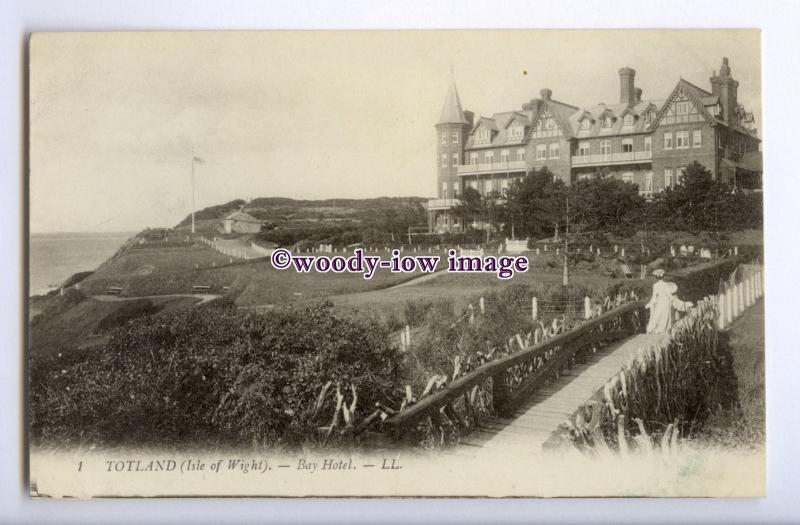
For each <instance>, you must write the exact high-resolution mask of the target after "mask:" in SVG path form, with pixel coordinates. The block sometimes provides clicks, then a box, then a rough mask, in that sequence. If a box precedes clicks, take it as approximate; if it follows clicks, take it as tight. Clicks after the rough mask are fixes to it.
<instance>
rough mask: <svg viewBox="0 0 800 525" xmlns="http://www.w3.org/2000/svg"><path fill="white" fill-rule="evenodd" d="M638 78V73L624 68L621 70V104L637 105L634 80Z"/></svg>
mask: <svg viewBox="0 0 800 525" xmlns="http://www.w3.org/2000/svg"><path fill="white" fill-rule="evenodd" d="M635 76H636V71H634V70H633V69H631V68H629V67H623V68H622V69H620V70H619V103H620V104H627V105H629V106H631V105H633V104H635V98H634V97H635V96H636V94H635V93H634V87H633V79H634V77H635Z"/></svg>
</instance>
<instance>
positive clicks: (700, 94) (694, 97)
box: [649, 79, 722, 130]
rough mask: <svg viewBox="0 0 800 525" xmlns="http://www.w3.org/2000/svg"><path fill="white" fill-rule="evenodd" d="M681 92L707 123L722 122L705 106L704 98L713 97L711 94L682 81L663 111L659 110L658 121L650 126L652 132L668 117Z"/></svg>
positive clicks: (670, 96) (665, 103)
mask: <svg viewBox="0 0 800 525" xmlns="http://www.w3.org/2000/svg"><path fill="white" fill-rule="evenodd" d="M681 92H683V93H686V96H687V97H688V98H689V100H690V101H691V102H692V103H694V105H695V107H696V108H697V111H699V112H700V115H702V116H703V118H704V119H705V120H706V121H707V122H709V123H711V124H714V123H718V122H722V121H720V120H718V119H716V118H714V116H713V115H711V113H709V111H708V109H707V108H706V106H705V104H703V98H705V97H709V96H711V93H709V92H708V91H706V90H704V89H702V88H699V87H697V86H695V85H694V84H692V83H691V82H689V81H688V80H684V79H680V80H679V81H678V83H677V84H676V85H675V87H674V88H673V89H672V93H670V95H669V97H667V100H666V101H664V104H663V105H662V106H661V109H659V111H658V115H656V119H655V120H654V121H653V123H652V124H650V126H649V129H650V130H654V129H656V128H657V127H658V125H659V124H660V123H661V120H662V119H663V118H664V115H666V113H667V109H669V107H670V105H671V104H672V102H674V101H675V98H676V97H677V96H678V93H681Z"/></svg>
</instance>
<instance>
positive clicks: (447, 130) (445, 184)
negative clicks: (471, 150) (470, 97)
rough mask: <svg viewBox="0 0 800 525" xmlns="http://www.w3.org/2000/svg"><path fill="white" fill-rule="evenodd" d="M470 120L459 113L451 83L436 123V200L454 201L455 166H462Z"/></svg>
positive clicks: (457, 184)
mask: <svg viewBox="0 0 800 525" xmlns="http://www.w3.org/2000/svg"><path fill="white" fill-rule="evenodd" d="M472 118H473V115H472V113H471V112H469V111H464V110H463V109H462V107H461V99H460V98H459V97H458V89H457V88H456V84H455V82H451V84H450V89H449V90H448V91H447V95H446V96H445V99H444V105H443V106H442V113H441V114H440V115H439V120H438V121H437V122H436V153H437V155H436V170H437V171H436V173H437V176H436V195H437V197H438V198H439V199H457V198H458V194H459V189H458V188H459V181H458V166H460V165H461V164H462V163H463V162H464V146H465V144H466V143H467V134H468V133H469V130H470V127H471V126H472V122H471V121H472Z"/></svg>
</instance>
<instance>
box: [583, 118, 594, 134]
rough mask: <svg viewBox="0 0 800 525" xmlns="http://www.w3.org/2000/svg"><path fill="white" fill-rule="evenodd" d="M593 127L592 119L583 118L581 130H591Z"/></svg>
mask: <svg viewBox="0 0 800 525" xmlns="http://www.w3.org/2000/svg"><path fill="white" fill-rule="evenodd" d="M590 129H592V121H591V120H589V119H588V118H585V119H583V120H581V131H589V130H590Z"/></svg>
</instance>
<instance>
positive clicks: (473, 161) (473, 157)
mask: <svg viewBox="0 0 800 525" xmlns="http://www.w3.org/2000/svg"><path fill="white" fill-rule="evenodd" d="M469 163H470V164H477V163H478V154H477V153H470V154H469Z"/></svg>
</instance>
